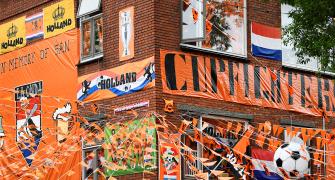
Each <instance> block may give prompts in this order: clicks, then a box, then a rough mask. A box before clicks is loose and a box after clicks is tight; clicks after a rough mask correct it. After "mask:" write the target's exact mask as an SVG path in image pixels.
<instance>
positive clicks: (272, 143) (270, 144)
mask: <svg viewBox="0 0 335 180" xmlns="http://www.w3.org/2000/svg"><path fill="white" fill-rule="evenodd" d="M268 141H269V148H270V149H271V150H272V151H276V150H277V147H275V145H274V141H275V140H274V139H268Z"/></svg>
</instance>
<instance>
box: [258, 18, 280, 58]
mask: <svg viewBox="0 0 335 180" xmlns="http://www.w3.org/2000/svg"><path fill="white" fill-rule="evenodd" d="M251 51H252V54H253V55H254V56H258V57H263V58H267V59H272V60H278V61H281V60H282V50H281V30H280V28H276V27H271V26H266V25H263V24H259V23H255V22H252V23H251Z"/></svg>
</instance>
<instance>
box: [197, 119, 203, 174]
mask: <svg viewBox="0 0 335 180" xmlns="http://www.w3.org/2000/svg"><path fill="white" fill-rule="evenodd" d="M198 128H199V130H200V133H201V136H202V115H200V117H199V121H198ZM197 157H198V159H199V158H202V145H201V144H200V143H197ZM197 166H198V168H199V169H201V170H202V167H201V162H200V161H199V160H198V161H197Z"/></svg>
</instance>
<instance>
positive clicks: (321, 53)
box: [281, 0, 335, 72]
mask: <svg viewBox="0 0 335 180" xmlns="http://www.w3.org/2000/svg"><path fill="white" fill-rule="evenodd" d="M281 2H282V3H286V4H289V5H293V6H294V7H295V10H292V11H291V12H289V17H291V18H292V19H293V23H292V24H290V25H289V26H287V27H285V28H284V34H283V36H284V43H285V44H288V43H292V44H293V46H294V49H295V50H296V52H297V53H296V55H297V56H298V58H299V62H301V63H307V62H309V61H310V58H315V59H317V60H319V63H320V64H321V70H328V71H333V72H335V62H334V60H335V59H334V58H335V1H334V0H281ZM309 57H310V58H309Z"/></svg>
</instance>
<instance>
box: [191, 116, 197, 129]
mask: <svg viewBox="0 0 335 180" xmlns="http://www.w3.org/2000/svg"><path fill="white" fill-rule="evenodd" d="M192 124H193V128H196V127H197V125H198V119H196V118H193V120H192Z"/></svg>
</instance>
